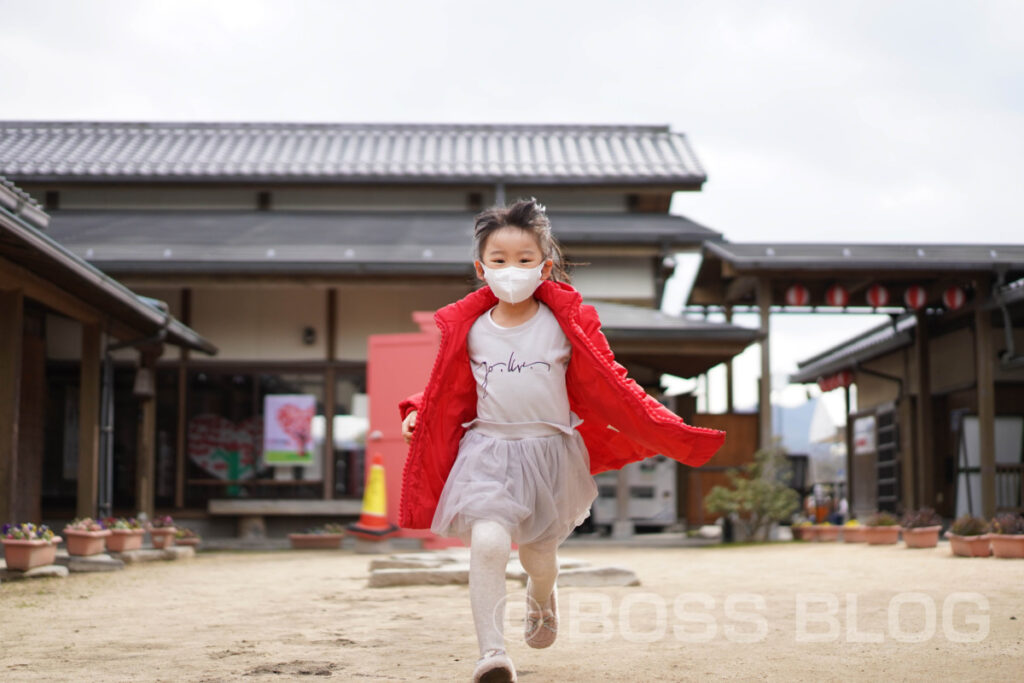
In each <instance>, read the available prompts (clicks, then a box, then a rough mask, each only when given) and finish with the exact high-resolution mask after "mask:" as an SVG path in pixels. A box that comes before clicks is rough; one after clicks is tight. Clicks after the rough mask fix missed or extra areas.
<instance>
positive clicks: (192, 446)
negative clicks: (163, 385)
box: [188, 413, 263, 495]
mask: <svg viewBox="0 0 1024 683" xmlns="http://www.w3.org/2000/svg"><path fill="white" fill-rule="evenodd" d="M262 444H263V420H262V419H260V418H258V417H250V418H247V419H245V420H243V421H242V422H240V423H238V424H235V423H234V422H232V421H231V420H228V419H226V418H224V417H221V416H220V415H214V414H213V413H203V414H201V415H196V416H195V417H193V418H192V419H191V420H189V421H188V457H189V460H191V461H192V462H193V463H195V464H196V465H198V466H199V467H201V468H202V469H203V471H205V472H207V473H208V474H210V475H211V476H213V477H216V478H218V479H223V480H225V481H238V480H241V479H251V478H253V477H254V476H255V475H256V463H257V462H258V460H259V451H260V447H261V446H262ZM238 493H239V489H238V487H230V488H229V489H228V495H238Z"/></svg>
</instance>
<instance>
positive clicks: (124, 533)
mask: <svg viewBox="0 0 1024 683" xmlns="http://www.w3.org/2000/svg"><path fill="white" fill-rule="evenodd" d="M145 535H146V530H145V529H111V530H110V536H108V537H107V550H109V551H110V552H113V553H123V552H125V551H126V550H138V549H139V548H141V547H142V537H143V536H145Z"/></svg>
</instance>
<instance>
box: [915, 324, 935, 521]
mask: <svg viewBox="0 0 1024 683" xmlns="http://www.w3.org/2000/svg"><path fill="white" fill-rule="evenodd" d="M914 315H915V316H916V318H917V325H916V327H915V328H914V329H915V331H916V333H915V340H914V356H915V359H916V361H917V362H916V365H917V430H916V431H917V443H916V444H915V448H914V463H915V464H914V470H915V472H916V475H917V477H916V491H915V496H916V498H917V500H916V502H915V503H914V507H922V506H926V505H927V506H931V507H934V506H935V476H934V473H935V467H934V462H933V460H934V448H933V445H934V438H935V436H934V434H933V433H932V432H933V429H934V421H933V419H932V382H931V353H930V349H929V343H930V342H929V336H928V317H927V315H926V314H925V312H924V311H918V312H917V313H915V314H914Z"/></svg>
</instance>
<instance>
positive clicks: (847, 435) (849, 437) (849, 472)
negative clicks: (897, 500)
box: [843, 385, 854, 515]
mask: <svg viewBox="0 0 1024 683" xmlns="http://www.w3.org/2000/svg"><path fill="white" fill-rule="evenodd" d="M843 402H844V405H845V406H846V429H845V430H844V433H843V439H844V441H845V442H846V503H847V505H848V506H849V509H850V511H851V515H852V511H853V480H854V476H853V418H852V417H850V416H851V415H852V414H853V406H852V405H850V386H849V385H846V386H845V387H843Z"/></svg>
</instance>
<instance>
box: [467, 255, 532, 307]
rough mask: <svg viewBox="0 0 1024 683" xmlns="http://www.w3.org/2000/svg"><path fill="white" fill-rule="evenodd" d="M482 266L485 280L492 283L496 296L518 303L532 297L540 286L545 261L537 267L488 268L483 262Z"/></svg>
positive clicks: (508, 301) (507, 301)
mask: <svg viewBox="0 0 1024 683" xmlns="http://www.w3.org/2000/svg"><path fill="white" fill-rule="evenodd" d="M480 267H481V268H483V271H484V280H485V281H486V282H487V284H488V285H490V287H491V291H492V292H494V296H496V297H498V298H499V299H501V300H502V301H504V302H506V303H510V304H517V303H519V302H520V301H526V300H527V299H528V298H530V296H532V295H533V292H534V291H535V290H536V289H537V287H539V286H540V279H541V271H543V270H544V263H543V262H542V263H541V264H540V265H539V266H537V267H536V268H518V267H516V266H508V267H506V268H488V267H487V266H485V265H483V264H480Z"/></svg>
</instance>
